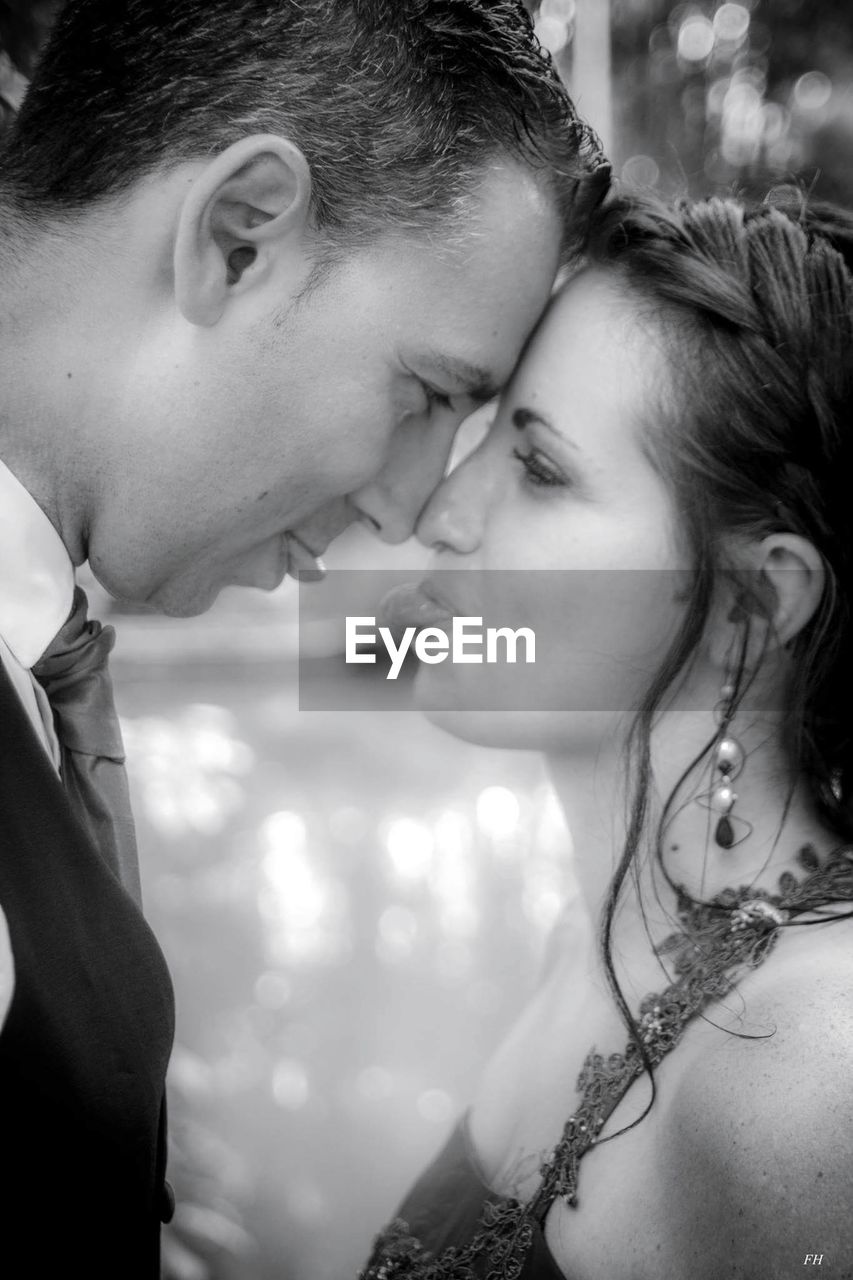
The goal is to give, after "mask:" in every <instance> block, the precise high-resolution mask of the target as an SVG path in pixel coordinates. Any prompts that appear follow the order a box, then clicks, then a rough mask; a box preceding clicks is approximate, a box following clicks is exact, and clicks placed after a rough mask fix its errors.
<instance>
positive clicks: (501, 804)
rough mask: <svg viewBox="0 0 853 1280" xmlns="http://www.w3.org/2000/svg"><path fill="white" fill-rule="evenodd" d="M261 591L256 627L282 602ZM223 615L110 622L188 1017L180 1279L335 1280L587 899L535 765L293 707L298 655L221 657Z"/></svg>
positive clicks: (177, 1094)
mask: <svg viewBox="0 0 853 1280" xmlns="http://www.w3.org/2000/svg"><path fill="white" fill-rule="evenodd" d="M251 599H254V600H255V604H254V605H252V606H250V607H249V618H250V620H251V615H252V610H253V609H254V610H258V609H260V610H263V609H266V608H268V607H270V605H269V601H268V600H267V599H266V598H263V597H251ZM277 607H278V608H279V611H280V610H281V602H280V601H279V603H278V606H277ZM240 616H245V609H244V610H243V612H242V613H241V615H240ZM223 620H226V621H230V622H231V623H233V621H234V619H233V617H232V616H231V605H230V603H229V602H228V601H227V600H226V602H225V605H224V606H223V607H222V608H220V607H219V606H217V610H216V611H215V612H214V615H213V617H212V618H211V619H209V620H200V621H199V622H197V623H183V624H171V623H169V622H164V623H162V627H163V628H165V630H166V631H169V630H170V628H172V627H177V626H181V628H182V629H181V630H180V631H178V630H175V631H174V633H173V636H174V637H178V636H180V637H182V638H183V639H182V640H181V643H180V644H177V645H176V644H173V645H172V646H171V657H169V656H168V651H169V646H164V648H163V650H162V651H161V650H159V649H158V647H157V644H156V643H154V644H152V643H151V630H150V628H151V627H152V626H154V625H157V624H153V623H151V622H150V621H149V620H147V619H146V620H134V619H119V620H118V625H119V631H120V637H119V645H118V649H117V661H116V663H115V676H116V684H117V697H118V700H119V706H120V710H121V713H122V719H123V724H124V728H125V735H126V742H127V747H128V757H129V762H130V771H131V778H132V788H133V794H134V803H135V811H136V814H137V819H138V826H139V835H140V847H141V856H142V861H143V874H144V887H145V896H146V904H147V913H148V916H149V919H150V920H151V923H152V925H153V927H154V929H155V931H156V933H157V935H158V937H159V938H160V940H161V943H162V945H163V949H164V951H165V953H166V955H167V958H168V960H169V963H170V966H171V969H172V973H173V975H174V980H175V986H176V993H177V1005H178V1046H177V1048H176V1051H175V1056H174V1060H173V1064H172V1071H171V1108H172V1131H173V1141H174V1151H173V1155H172V1161H171V1176H172V1178H173V1180H174V1182H175V1183H176V1189H177V1191H178V1195H179V1199H180V1201H181V1203H182V1208H181V1209H180V1211H179V1213H178V1216H177V1218H176V1224H175V1227H174V1229H170V1232H169V1240H168V1252H167V1260H168V1269H167V1274H168V1275H170V1276H172V1277H181V1278H182V1280H203V1278H204V1277H208V1278H209V1280H232V1278H235V1277H238V1276H239V1277H240V1280H271V1278H272V1277H276V1280H308V1278H309V1277H310V1280H339V1278H340V1277H344V1276H351V1275H354V1274H355V1273H356V1271H357V1268H358V1264H359V1262H360V1261H361V1260H362V1259H363V1257H364V1255H365V1253H366V1251H367V1248H368V1245H369V1242H370V1239H371V1236H372V1235H373V1233H374V1232H375V1231H376V1230H377V1229H378V1227H379V1226H380V1225H381V1223H382V1221H383V1220H384V1219H385V1218H386V1217H387V1216H388V1215H389V1214H390V1212H391V1211H392V1210H393V1208H394V1206H395V1203H396V1201H397V1200H398V1199H399V1197H400V1196H401V1194H402V1192H403V1191H404V1190H405V1188H406V1186H407V1184H408V1183H409V1182H410V1181H411V1179H412V1177H413V1176H414V1175H415V1173H416V1172H417V1171H418V1169H419V1168H420V1167H421V1166H422V1165H423V1164H424V1162H425V1161H426V1160H427V1159H428V1158H429V1157H430V1155H431V1154H432V1153H433V1151H434V1150H435V1149H436V1148H437V1147H438V1145H439V1144H440V1143H441V1142H442V1141H443V1139H444V1137H445V1135H446V1133H447V1131H448V1129H449V1127H450V1125H451V1123H452V1121H453V1118H454V1116H455V1115H456V1114H457V1113H458V1111H459V1110H460V1108H461V1107H463V1106H464V1104H465V1101H466V1098H467V1097H468V1095H469V1093H470V1091H471V1087H472V1084H473V1081H474V1079H475V1077H476V1073H477V1070H478V1068H479V1066H480V1065H481V1064H482V1062H483V1061H484V1059H485V1057H486V1056H487V1054H488V1052H489V1049H490V1048H491V1047H492V1046H493V1045H494V1044H495V1042H496V1040H497V1038H498V1037H499V1035H500V1033H501V1031H502V1029H503V1028H504V1027H505V1026H506V1025H507V1023H508V1022H509V1020H510V1019H511V1017H512V1015H513V1012H514V1011H515V1010H517V1009H518V1008H519V1006H520V1004H521V1003H522V1002H523V1000H524V998H525V995H526V994H527V993H528V992H529V990H530V987H531V985H532V983H533V982H534V980H535V976H536V973H537V968H538V965H539V962H540V958H541V953H542V948H543V943H544V939H545V936H546V934H547V932H548V930H549V928H550V926H551V924H552V923H553V921H554V919H555V918H556V915H557V913H558V912H559V910H560V908H561V904H562V903H563V902H564V901H565V899H566V896H567V895H569V896H571V894H572V892H573V882H572V879H571V866H570V858H569V848H568V836H567V834H566V832H565V828H564V827H563V824H562V821H561V819H560V816H559V814H558V812H557V809H556V806H555V804H554V801H553V798H552V796H551V793H550V791H549V789H548V787H547V785H546V783H545V780H544V776H543V772H542V767H541V764H540V762H539V761H538V759H537V758H536V757H535V756H532V755H528V754H521V753H511V752H500V751H483V750H481V749H478V748H475V747H472V746H468V745H466V744H463V743H461V742H457V741H455V740H453V739H450V738H448V737H446V736H445V735H443V734H441V733H439V732H438V731H437V730H435V729H434V728H432V727H431V726H430V725H428V724H427V723H426V722H424V721H423V720H422V719H421V718H420V717H418V716H417V715H415V714H403V713H393V714H392V713H384V714H377V713H373V714H371V713H366V712H359V713H356V712H350V713H300V712H299V711H298V710H297V706H296V668H295V663H294V662H293V661H292V660H290V659H288V658H286V657H280V656H279V657H276V656H275V655H274V654H273V655H272V656H271V654H270V652H269V649H270V645H269V644H268V643H267V644H262V645H261V647H260V650H259V651H257V652H255V653H251V652H247V653H246V654H245V655H244V656H243V658H237V657H235V656H234V655H233V654H229V653H228V651H227V647H225V650H224V652H223V650H222V648H221V647H218V646H217V645H216V643H215V638H216V634H217V628H220V629H221V627H222V625H223ZM140 626H141V627H142V630H143V640H140V636H139V627H140ZM251 632H252V626H251V625H250V624H247V626H246V628H245V629H244V636H248V635H249V634H251ZM143 641H144V642H143ZM247 647H248V649H249V650H250V649H251V644H250V642H247ZM146 653H148V654H154V655H156V656H155V657H148V658H146V656H145V655H146ZM319 670H320V672H321V674H320V677H319V678H322V679H330V678H331V679H337V680H341V681H346V680H347V679H349V678H351V676H350V675H349V674H348V672H347V669H346V668H345V667H344V666H343V664H340V666H339V667H337V668H334V667H332V668H331V674H330V667H329V664H328V663H326V664H323V666H322V667H321V668H320V669H319ZM360 678H362V679H363V678H364V677H363V675H362V676H360Z"/></svg>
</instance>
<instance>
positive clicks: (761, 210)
mask: <svg viewBox="0 0 853 1280" xmlns="http://www.w3.org/2000/svg"><path fill="white" fill-rule="evenodd" d="M589 261H590V263H591V264H592V265H594V266H597V267H599V268H602V267H603V268H604V269H606V270H607V271H608V272H611V273H614V274H615V277H616V279H617V280H618V281H619V282H620V283H621V284H622V285H623V286H624V287H625V289H626V290H627V292H628V294H629V296H631V297H633V298H634V299H635V300H636V301H638V302H639V303H640V305H641V314H642V315H643V316H644V318H645V317H647V319H648V323H649V325H650V326H651V327H652V328H653V329H656V330H657V332H658V333H659V334H660V336H661V338H662V341H663V344H664V349H665V356H666V363H667V366H668V369H669V380H668V385H667V386H666V387H665V388H664V389H663V391H662V393H661V398H660V399H661V402H660V405H659V406H658V407H659V410H660V412H659V415H658V416H657V417H656V419H655V421H654V422H650V423H649V425H648V430H647V437H646V441H645V443H646V444H647V447H648V451H649V456H650V457H651V458H652V460H653V462H654V463H655V465H656V466H657V467H658V468H659V470H660V471H661V473H662V475H663V476H664V477H665V479H666V481H667V483H668V486H669V488H670V493H671V495H672V497H673V499H674V506H675V510H676V513H677V518H678V520H679V522H680V528H681V531H682V533H683V536H684V537H685V539H686V542H687V546H688V550H689V553H690V556H691V560H692V565H693V574H692V582H691V587H690V592H689V598H688V599H687V602H686V607H685V610H684V615H683V621H682V624H681V626H680V629H679V631H678V634H677V635H676V636H675V638H674V640H673V642H672V644H671V646H670V648H669V651H668V653H667V654H666V655H665V658H664V660H663V662H662V664H661V666H660V668H659V670H658V671H657V673H656V676H655V678H654V680H653V681H652V684H651V686H650V688H649V689H648V690H647V691H646V694H645V697H644V698H643V700H642V703H641V705H640V707H639V709H638V711H637V713H636V715H635V717H634V720H633V723H632V725H631V729H630V732H629V734H628V755H627V761H628V778H629V787H628V826H627V835H626V840H625V845H624V848H623V850H622V855H621V857H620V859H619V863H618V866H617V869H616V872H615V874H614V876H613V879H612V881H611V885H610V891H609V894H608V898H607V901H606V905H605V909H604V913H603V918H602V922H601V943H602V952H603V956H604V963H605V969H606V972H607V976H608V980H609V982H610V986H611V989H612V991H613V994H614V997H615V999H616V1001H617V1004H618V1006H619V1008H620V1010H621V1013H622V1016H623V1018H624V1019H625V1021H626V1024H627V1025H628V1027H629V1030H630V1032H631V1033H632V1036H633V1038H634V1039H635V1040H636V1041H637V1043H638V1046H639V1048H640V1052H641V1053H642V1054H643V1057H644V1061H645V1064H646V1068H647V1070H648V1072H649V1075H650V1077H652V1073H651V1066H650V1063H649V1060H648V1058H647V1056H646V1055H645V1051H644V1049H643V1046H642V1039H641V1037H640V1035H639V1030H638V1027H637V1025H636V1022H635V1020H634V1018H633V1016H632V1014H631V1011H630V1009H629V1008H628V1005H627V1002H626V1000H625V998H624V996H623V993H622V991H621V988H620V985H619V982H618V980H617V977H616V973H615V967H614V963H613V954H612V942H613V926H614V918H615V912H616V908H617V905H618V903H619V901H620V897H621V894H622V891H623V889H624V886H625V882H626V879H627V878H628V877H629V876H630V875H632V874H633V875H634V876H636V871H637V867H638V862H639V859H640V857H641V856H642V854H643V851H644V850H645V849H647V848H649V846H650V845H651V847H653V849H654V850H655V853H656V856H657V857H658V858H659V859H660V858H661V857H662V846H663V824H664V821H665V818H666V815H667V813H668V812H669V810H670V808H671V807H672V803H673V800H674V796H670V797H669V800H668V801H667V803H666V804H665V805H664V816H663V818H660V820H659V822H658V824H657V827H656V829H655V830H652V829H651V828H652V824H651V816H652V815H651V812H650V805H649V796H650V790H651V784H652V781H653V779H652V770H651V751H650V737H651V732H652V728H653V726H654V723H655V720H656V718H657V716H658V715H659V713H660V712H661V710H662V709H663V707H664V706H665V704H666V700H667V696H668V695H669V694H670V693H671V691H672V690H673V689H674V688H675V687H676V686H677V684H678V682H679V680H680V679H682V678H684V676H685V674H686V673H687V671H688V670H689V667H690V663H691V660H692V658H693V657H694V655H695V653H696V651H697V647H698V645H699V643H700V641H701V640H702V637H703V635H704V634H705V629H706V625H707V623H708V619H709V615H710V611H711V606H712V603H713V601H714V599H715V593H716V588H717V584H718V582H719V580H720V577H721V575H726V576H727V577H729V579H730V580H731V579H732V578H733V577H734V578H736V577H737V571H736V569H735V568H734V566H733V565H732V564H731V563H730V562H729V560H728V558H727V555H726V545H727V542H728V540H730V539H731V537H732V535H738V534H740V535H745V536H748V537H751V538H761V537H764V536H766V535H768V534H772V533H780V532H789V533H795V534H799V535H801V536H802V537H803V538H805V539H807V540H808V541H809V542H810V543H811V544H812V545H813V546H814V547H815V548H816V549H817V551H818V552H819V553H820V555H821V557H822V560H823V563H824V567H825V571H826V586H825V589H824V591H823V595H822V598H821V600H820V602H819V605H818V608H817V610H816V613H815V615H814V617H813V618H812V620H811V621H810V623H809V624H808V625H807V626H806V627H805V628H804V629H803V630H802V631H801V633H800V634H799V635H798V636H797V637H796V638H795V639H794V640H793V642H792V643H791V646H790V656H791V664H790V665H791V670H792V676H791V679H790V684H789V687H788V688H787V689H786V690H785V708H786V715H785V724H784V733H785V746H786V748H787V754H788V758H789V760H790V765H791V776H792V778H798V779H800V780H802V782H803V783H804V785H805V786H806V788H807V791H808V794H809V797H810V799H811V801H812V803H813V804H814V806H815V809H816V811H817V812H818V814H819V815H820V816H821V818H822V819H823V820H824V821H825V822H826V823H827V824H828V826H829V827H830V828H831V829H833V830H835V831H836V832H837V833H838V834H839V836H840V837H841V838H843V839H847V838H851V837H853V676H851V671H853V615H852V614H851V601H853V274H851V269H853V215H851V214H849V213H847V212H845V211H844V210H841V209H838V208H835V207H832V206H828V205H823V204H810V203H809V202H808V201H807V200H806V199H805V197H804V196H803V195H802V193H800V192H799V191H798V190H796V189H792V188H784V189H780V190H778V191H776V192H773V193H771V195H770V196H769V197H768V199H767V201H766V202H765V203H764V204H763V205H760V206H757V207H751V208H750V207H746V206H745V205H744V204H742V203H741V202H739V201H737V200H733V199H712V200H707V201H702V202H689V201H679V202H677V203H676V204H674V205H672V206H665V205H663V204H661V203H660V202H658V201H656V200H655V199H653V198H651V197H646V196H633V197H632V196H624V195H623V196H619V197H617V198H616V199H614V200H612V201H611V202H610V203H609V204H608V205H606V206H605V207H604V208H603V209H602V210H601V211H600V212H599V214H598V217H597V219H596V223H595V226H594V228H593V231H592V240H591V244H590V248H589ZM740 588H741V591H742V592H743V593H744V594H745V597H746V598H747V599H748V600H749V602H750V607H754V608H755V609H759V610H760V609H761V608H762V602H761V600H760V599H758V598H757V597H756V595H755V591H754V589H753V588H754V584H753V583H750V582H749V581H748V580H746V578H744V579H743V581H742V582H741V584H740ZM742 677H743V667H742V663H741V669H740V672H739V678H738V681H737V688H736V692H735V702H737V699H738V698H739V697H740V696H741V694H742V692H743V683H744V682H743V678H742ZM711 746H712V742H709V743H708V750H710V748H711ZM701 760H702V757H701V756H700V757H699V758H698V759H697V760H695V761H693V762H691V764H690V765H688V766H687V769H686V771H685V776H684V778H682V783H683V782H684V781H685V779H686V777H687V776H688V775H689V774H690V772H691V771H692V770H693V769H694V768H696V767H698V766H699V764H700V763H701ZM680 786H681V783H679V787H680ZM678 789H679V788H678V787H677V788H676V791H678ZM653 1100H654V1080H653V1077H652V1101H653ZM651 1105H652V1102H651V1101H650V1103H649V1107H650V1106H651ZM647 1110H648V1108H647ZM646 1113H647V1112H644V1114H646Z"/></svg>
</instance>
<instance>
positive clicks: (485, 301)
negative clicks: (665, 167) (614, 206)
mask: <svg viewBox="0 0 853 1280" xmlns="http://www.w3.org/2000/svg"><path fill="white" fill-rule="evenodd" d="M559 239H560V228H559V223H558V218H557V214H556V212H555V210H554V208H553V206H552V204H551V202H550V200H549V199H548V197H547V196H546V195H545V194H543V193H542V191H541V190H540V188H539V187H538V185H537V184H536V182H535V181H534V179H533V178H532V176H531V175H530V174H528V173H527V172H526V171H525V170H523V169H521V168H519V167H516V166H514V165H510V164H505V165H502V164H498V163H496V164H495V165H494V166H492V167H490V168H489V170H488V171H487V174H486V177H485V180H484V182H483V184H482V186H481V188H480V189H479V191H478V193H477V195H476V197H475V198H474V199H473V203H472V212H471V218H470V224H466V225H465V228H464V230H463V231H462V232H459V233H457V234H454V235H453V236H452V238H451V237H450V236H449V235H448V238H447V239H443V238H442V234H441V232H439V233H437V234H435V235H433V236H431V237H430V236H426V235H417V236H415V235H411V236H408V235H406V236H403V235H397V234H395V235H393V236H391V235H387V236H381V237H380V238H379V239H377V240H376V241H375V242H374V243H373V244H372V245H371V246H370V247H369V248H365V249H361V250H358V251H356V252H353V253H351V254H349V255H348V256H347V257H346V258H345V259H343V260H342V261H341V262H340V263H337V264H335V265H333V266H331V267H330V268H329V269H328V272H327V274H326V275H325V276H324V277H322V278H321V281H320V283H319V284H318V285H317V286H316V287H315V288H313V289H310V290H309V291H308V292H307V293H306V292H304V282H305V280H306V278H307V275H308V272H309V270H310V267H311V264H312V259H311V255H310V250H309V248H308V247H307V246H306V245H303V246H302V247H301V249H300V250H299V253H300V254H301V260H299V261H297V260H296V258H294V262H293V263H292V264H291V265H292V271H291V275H290V277H289V278H290V279H292V287H291V289H290V296H285V297H282V293H281V289H280V287H279V288H278V291H277V292H276V291H275V290H274V289H273V288H270V289H266V290H264V289H260V290H258V289H254V290H251V291H249V292H247V293H246V294H245V295H244V296H240V297H236V298H235V299H234V300H233V302H232V304H231V306H230V307H229V309H228V310H227V312H226V314H225V315H224V316H223V318H222V320H221V321H220V322H218V323H217V324H215V325H212V326H210V327H205V326H195V325H188V324H186V323H185V322H184V323H183V324H180V323H178V322H176V321H175V320H174V319H173V318H171V317H170V318H169V319H168V321H166V322H163V323H160V324H152V325H151V332H150V338H148V337H147V336H145V335H144V336H143V341H142V343H141V344H140V348H139V349H138V350H137V351H136V352H135V353H133V357H132V361H131V362H129V363H128V365H127V366H126V367H125V369H124V370H123V371H122V373H121V375H120V376H121V378H122V381H121V386H120V387H119V388H118V389H117V392H116V394H117V395H120V397H121V401H122V406H121V407H122V412H121V419H120V420H121V428H120V430H121V450H122V451H121V460H122V467H121V478H120V479H119V482H118V484H114V485H112V486H111V488H110V492H109V493H107V494H104V495H103V498H102V501H101V502H100V503H99V506H98V509H97V512H96V517H95V519H94V520H93V523H92V527H91V530H90V539H89V555H90V561H91V564H92V567H93V569H94V571H95V573H96V575H97V576H98V577H99V579H100V580H101V581H102V582H103V584H104V585H105V586H106V587H107V588H108V590H110V591H111V592H112V593H113V594H114V595H116V596H118V597H119V598H123V599H128V600H133V601H135V602H137V603H146V604H149V605H150V606H151V607H153V608H156V609H158V610H160V611H162V612H165V613H170V614H176V615H191V614H196V613H201V612H203V611H204V610H205V609H207V608H208V607H209V606H210V605H211V604H212V603H213V601H214V600H215V598H216V596H217V594H218V592H219V591H220V589H221V588H222V587H224V586H226V585H228V584H230V583H240V584H244V585H248V586H256V587H262V588H265V589H272V588H273V587H275V586H277V585H278V583H279V582H280V581H281V579H282V577H283V576H284V574H285V573H286V571H287V569H288V547H289V546H290V547H291V548H293V547H294V546H295V547H296V548H297V551H298V548H299V547H300V546H305V547H307V548H309V549H310V551H312V552H314V553H315V554H321V553H322V551H323V550H324V549H325V547H326V545H327V543H328V542H329V541H331V539H332V538H333V537H335V536H336V535H337V534H338V533H340V532H341V530H342V529H343V528H344V527H345V526H346V525H347V524H349V523H351V522H352V521H353V520H355V519H363V520H365V521H366V522H367V523H369V524H370V525H371V526H372V527H374V528H375V529H377V531H378V532H379V533H380V536H382V537H384V538H386V539H387V540H389V541H395V542H396V541H401V540H402V539H403V538H405V537H408V536H409V534H410V533H411V531H412V528H413V526H414V523H415V521H416V519H417V516H418V514H419V512H420V510H421V509H422V507H423V505H424V504H425V502H426V500H427V498H428V497H429V495H430V493H431V491H432V489H433V488H434V487H435V485H436V484H437V483H438V481H439V479H440V478H441V475H442V473H443V470H444V467H445V463H446V460H447V455H448V451H449V449H450V446H451V444H452V441H453V436H454V434H455V431H456V428H457V426H458V424H459V422H460V421H461V420H462V419H463V418H464V417H466V416H467V415H468V414H469V413H470V412H471V411H472V409H473V408H474V407H475V405H476V403H477V402H478V401H479V400H481V399H482V398H488V397H489V395H490V394H491V393H493V392H494V391H496V390H497V388H498V387H499V386H500V385H501V384H502V383H503V382H505V381H506V380H507V378H508V377H509V375H510V373H511V371H512V369H513V366H514V364H515V362H516V360H517V358H518V356H519V353H520V351H521V349H522V346H523V344H524V342H525V339H526V338H527V335H528V334H529V332H530V330H531V329H532V327H533V325H534V323H535V321H536V319H537V317H538V316H539V314H540V312H541V311H542V309H543V308H544V306H545V304H546V302H547V299H548V296H549V292H550V289H551V285H552V282H553V278H554V275H555V272H556V270H557V266H558V254H559ZM292 252H293V253H294V255H296V250H293V251H292ZM279 286H280V282H279ZM300 295H301V296H300ZM287 534H295V535H296V538H297V539H298V541H296V542H295V543H294V542H293V541H292V540H291V539H290V538H289V537H287V536H286V535H287ZM290 567H291V568H293V567H294V566H293V563H291V566H290ZM296 567H299V565H298V564H297V566H296Z"/></svg>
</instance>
